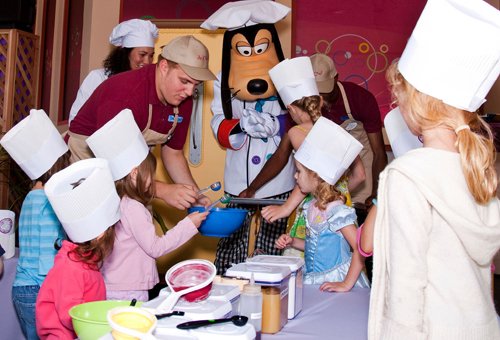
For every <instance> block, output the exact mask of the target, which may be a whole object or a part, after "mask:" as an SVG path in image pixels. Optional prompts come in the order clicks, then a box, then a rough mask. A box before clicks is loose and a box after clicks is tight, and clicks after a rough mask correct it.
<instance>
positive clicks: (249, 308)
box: [239, 275, 262, 340]
mask: <svg viewBox="0 0 500 340" xmlns="http://www.w3.org/2000/svg"><path fill="white" fill-rule="evenodd" d="M239 312H240V315H244V316H246V317H248V322H249V323H251V324H252V325H253V326H254V328H255V333H256V339H257V340H259V339H260V336H261V330H262V291H261V288H260V286H259V285H256V284H255V282H254V279H253V275H252V277H251V279H250V283H248V284H246V285H244V286H243V291H242V292H241V295H240V307H239Z"/></svg>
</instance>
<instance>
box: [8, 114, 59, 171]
mask: <svg viewBox="0 0 500 340" xmlns="http://www.w3.org/2000/svg"><path fill="white" fill-rule="evenodd" d="M0 144H2V146H3V147H4V148H5V150H6V151H7V152H8V153H9V155H10V156H11V157H12V159H13V160H14V161H15V162H16V163H17V164H18V165H19V167H20V168H21V169H23V171H24V172H25V173H26V175H28V177H29V178H31V179H32V180H35V179H37V178H39V177H40V176H42V175H43V174H44V173H46V172H47V171H48V170H49V169H50V168H51V167H52V166H53V165H54V163H55V162H56V161H57V160H58V159H59V157H61V156H62V155H63V154H64V153H65V152H66V151H68V146H67V145H66V143H65V142H64V140H63V139H62V137H61V135H60V134H59V131H57V129H56V127H55V126H54V123H52V121H51V120H50V119H49V117H48V116H47V114H46V113H45V111H43V110H30V114H29V116H27V117H26V118H24V119H23V120H21V121H20V122H19V123H17V124H16V125H15V126H14V127H13V128H12V129H10V130H9V131H8V132H7V133H6V134H5V136H3V138H2V139H1V140H0Z"/></svg>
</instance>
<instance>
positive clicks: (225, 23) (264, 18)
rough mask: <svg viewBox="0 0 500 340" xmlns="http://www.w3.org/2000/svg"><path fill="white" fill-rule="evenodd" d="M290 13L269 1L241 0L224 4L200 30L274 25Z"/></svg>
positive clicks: (274, 2) (280, 5) (278, 4)
mask: <svg viewBox="0 0 500 340" xmlns="http://www.w3.org/2000/svg"><path fill="white" fill-rule="evenodd" d="M289 12H290V8H288V7H287V6H285V5H282V4H280V3H277V2H276V1H271V0H242V1H233V2H228V3H227V4H224V5H223V6H222V7H221V8H219V9H218V10H217V11H215V13H213V14H212V15H211V16H210V17H209V18H208V19H207V20H205V21H204V22H203V23H202V24H201V26H200V27H201V28H204V29H207V30H216V29H218V28H219V27H220V28H227V29H231V30H233V29H238V28H241V27H245V26H253V25H256V24H275V23H277V22H278V21H280V20H281V19H283V18H284V17H286V15H287V14H288V13H289Z"/></svg>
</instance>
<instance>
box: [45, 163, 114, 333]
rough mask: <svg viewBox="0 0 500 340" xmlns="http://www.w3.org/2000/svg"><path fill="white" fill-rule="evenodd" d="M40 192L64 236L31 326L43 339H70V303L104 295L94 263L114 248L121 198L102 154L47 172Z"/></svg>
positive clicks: (97, 264)
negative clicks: (48, 178)
mask: <svg viewBox="0 0 500 340" xmlns="http://www.w3.org/2000/svg"><path fill="white" fill-rule="evenodd" d="M45 193H46V194H47V197H48V198H49V202H50V204H51V205H52V207H53V208H54V211H55V212H56V215H57V217H58V218H59V220H60V221H61V223H62V225H63V227H64V230H65V231H66V233H67V235H68V238H69V240H67V241H63V243H62V247H61V249H60V250H59V252H58V253H57V255H56V257H55V260H54V267H52V269H51V270H50V271H49V273H48V274H47V277H46V278H45V280H44V282H43V284H42V286H41V288H40V292H39V293H38V298H37V300H36V329H37V333H38V336H39V337H40V338H42V339H75V338H76V334H75V332H74V330H73V325H72V323H71V317H70V315H69V310H70V309H71V307H73V306H75V305H78V304H82V303H85V302H91V301H98V300H104V299H105V298H106V287H105V285H104V280H103V278H102V275H101V273H100V272H99V267H100V265H101V263H102V261H103V259H104V258H105V257H106V256H107V254H108V253H109V252H110V251H111V250H112V249H113V240H114V228H113V227H112V226H113V225H114V224H115V223H116V222H117V221H118V220H119V218H120V211H119V204H120V198H119V197H118V194H117V193H116V189H115V186H114V182H113V178H112V176H111V172H110V170H109V167H108V162H107V161H106V160H104V159H87V160H82V161H79V162H76V163H73V164H72V165H70V166H69V167H67V168H66V169H64V170H62V171H60V172H58V173H57V174H55V175H53V176H52V178H51V179H50V180H49V181H48V182H47V184H46V185H45Z"/></svg>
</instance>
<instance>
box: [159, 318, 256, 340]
mask: <svg viewBox="0 0 500 340" xmlns="http://www.w3.org/2000/svg"><path fill="white" fill-rule="evenodd" d="M192 320H204V319H190V318H186V317H168V318H164V319H160V320H158V324H157V326H156V330H155V332H154V335H155V336H156V337H157V338H158V339H198V340H221V339H228V340H252V339H255V335H256V334H255V328H254V327H253V326H252V325H251V324H250V323H247V324H246V325H244V326H242V327H239V326H236V325H234V324H233V323H231V322H226V323H222V324H220V325H213V326H210V327H200V328H196V329H189V330H184V329H178V328H177V327H176V326H177V325H178V324H180V323H183V322H186V321H192Z"/></svg>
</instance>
